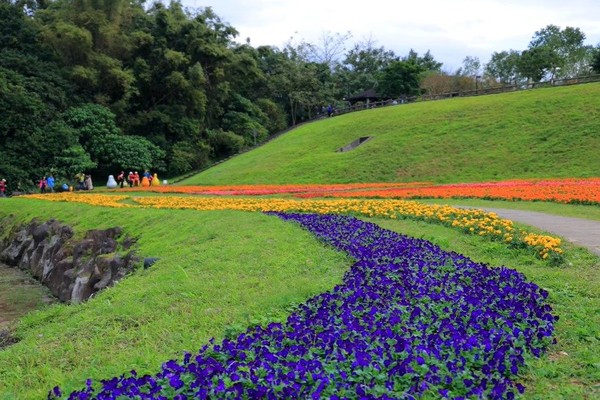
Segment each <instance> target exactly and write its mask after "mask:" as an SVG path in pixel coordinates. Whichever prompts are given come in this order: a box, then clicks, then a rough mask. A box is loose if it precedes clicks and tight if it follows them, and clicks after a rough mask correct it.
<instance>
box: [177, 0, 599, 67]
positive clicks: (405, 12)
mask: <svg viewBox="0 0 600 400" xmlns="http://www.w3.org/2000/svg"><path fill="white" fill-rule="evenodd" d="M182 4H183V5H184V6H186V7H190V8H192V9H195V8H204V7H211V8H212V9H213V11H214V12H215V13H216V14H217V15H218V16H219V17H220V18H221V19H222V20H223V21H225V22H227V23H229V24H230V25H231V26H233V27H234V28H235V29H236V30H237V31H238V32H239V36H238V37H237V38H236V40H237V41H239V42H240V43H243V42H245V41H246V39H247V38H250V44H251V45H252V46H254V47H258V46H262V45H271V46H276V47H279V48H282V47H283V46H284V45H285V43H287V42H288V41H289V40H290V38H291V37H293V38H294V40H295V41H296V42H299V41H301V40H304V41H307V42H309V43H314V44H317V45H318V44H319V41H320V38H322V37H323V35H324V34H327V33H328V32H329V33H346V32H348V31H350V32H351V34H352V37H351V39H350V40H349V41H348V42H347V45H346V48H347V49H350V48H351V47H352V46H353V44H354V43H357V42H364V41H365V40H367V39H369V38H370V39H374V40H375V44H376V46H377V47H381V46H383V47H385V49H386V50H393V51H394V53H395V54H396V55H397V56H405V55H407V54H408V52H409V50H410V49H411V48H412V49H414V50H415V51H416V52H417V53H419V55H423V54H425V52H426V51H427V50H430V51H431V54H432V55H433V57H434V58H435V59H436V60H437V61H439V62H442V63H443V66H442V69H443V70H444V71H447V72H454V71H455V70H456V69H458V68H459V67H461V66H462V63H463V60H464V59H465V57H466V56H470V57H478V58H479V60H480V61H481V64H482V65H484V64H485V63H486V62H487V61H489V59H490V56H491V55H492V53H494V52H500V51H503V50H511V49H513V50H519V51H522V50H525V49H526V48H527V46H528V44H529V42H530V40H531V38H532V37H533V35H534V34H535V32H536V31H539V30H540V29H542V28H545V27H546V26H547V25H550V24H552V25H557V26H559V27H560V28H561V29H564V28H566V27H567V26H570V27H573V28H580V29H581V31H582V32H583V33H584V34H585V35H586V40H585V44H589V45H594V46H596V45H597V44H598V43H600V0H412V1H402V0H182Z"/></svg>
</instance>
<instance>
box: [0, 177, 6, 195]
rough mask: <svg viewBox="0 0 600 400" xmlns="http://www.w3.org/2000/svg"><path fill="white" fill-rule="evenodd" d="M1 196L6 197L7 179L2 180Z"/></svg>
mask: <svg viewBox="0 0 600 400" xmlns="http://www.w3.org/2000/svg"><path fill="white" fill-rule="evenodd" d="M0 197H6V179H2V180H0Z"/></svg>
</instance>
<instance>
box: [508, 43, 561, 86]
mask: <svg viewBox="0 0 600 400" xmlns="http://www.w3.org/2000/svg"><path fill="white" fill-rule="evenodd" d="M556 63H557V61H556V54H555V53H553V52H552V50H551V49H549V48H545V47H536V48H533V49H531V50H524V51H523V52H522V53H521V56H520V57H519V61H518V63H517V70H518V72H519V74H520V75H522V76H523V77H525V78H527V79H530V80H532V81H533V82H540V81H541V80H542V78H543V77H544V75H545V74H546V73H547V71H549V70H550V69H552V68H553V65H556Z"/></svg>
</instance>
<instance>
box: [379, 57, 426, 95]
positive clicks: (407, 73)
mask: <svg viewBox="0 0 600 400" xmlns="http://www.w3.org/2000/svg"><path fill="white" fill-rule="evenodd" d="M421 72H423V71H422V70H421V68H419V66H418V65H417V64H415V63H413V62H408V61H392V62H390V63H389V64H388V65H387V66H385V67H384V68H383V70H382V71H381V74H380V77H379V85H378V90H379V93H380V94H381V95H382V96H384V97H387V98H398V97H400V96H412V95H415V94H418V93H419V75H420V74H421Z"/></svg>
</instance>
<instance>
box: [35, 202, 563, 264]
mask: <svg viewBox="0 0 600 400" xmlns="http://www.w3.org/2000/svg"><path fill="white" fill-rule="evenodd" d="M27 197H28V198H36V199H42V200H49V201H69V202H81V203H87V204H91V205H101V206H107V207H136V206H141V207H152V208H174V209H193V210H199V211H208V210H240V211H252V212H266V211H278V212H307V213H319V214H354V215H362V216H367V217H384V218H391V219H402V218H407V219H413V220H418V221H425V222H429V223H436V224H442V225H446V226H449V227H452V228H454V229H458V230H460V231H462V232H464V233H467V234H475V235H479V236H483V237H487V238H489V239H490V240H495V241H501V242H503V243H506V245H507V246H511V247H516V248H530V249H532V251H534V252H535V254H536V255H537V256H539V257H540V258H542V259H548V260H550V261H552V262H553V263H560V262H561V260H562V253H563V251H562V249H561V248H560V245H561V240H560V239H559V238H555V237H552V236H548V235H540V234H536V233H531V232H527V231H524V230H518V229H516V228H514V227H513V223H512V221H510V220H506V219H502V218H499V217H498V216H497V215H496V214H495V213H490V212H484V211H481V210H474V209H471V210H470V209H460V208H456V207H450V206H444V205H428V204H422V203H418V202H415V201H404V200H391V199H388V200H360V199H322V200H317V199H303V200H296V199H284V198H260V197H253V198H238V197H236V198H228V197H177V196H144V197H133V196H126V195H119V196H111V195H96V194H93V195H92V194H79V193H57V194H44V195H41V194H36V195H28V196H27ZM123 200H133V201H134V202H135V203H136V204H137V205H136V204H133V203H123Z"/></svg>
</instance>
